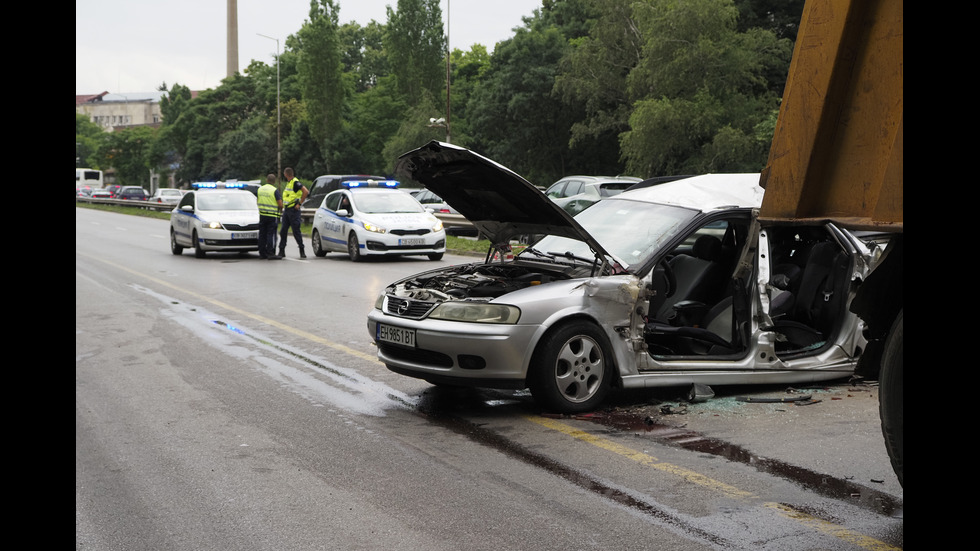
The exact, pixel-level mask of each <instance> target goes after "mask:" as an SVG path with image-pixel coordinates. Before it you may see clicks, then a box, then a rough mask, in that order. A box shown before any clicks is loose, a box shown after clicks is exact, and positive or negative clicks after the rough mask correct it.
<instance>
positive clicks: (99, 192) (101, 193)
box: [90, 189, 113, 199]
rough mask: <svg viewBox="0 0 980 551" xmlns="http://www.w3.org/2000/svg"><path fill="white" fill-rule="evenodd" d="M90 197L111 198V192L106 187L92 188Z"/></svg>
mask: <svg viewBox="0 0 980 551" xmlns="http://www.w3.org/2000/svg"><path fill="white" fill-rule="evenodd" d="M90 197H92V199H113V196H112V192H111V191H109V190H108V189H93V190H92V194H91V195H90Z"/></svg>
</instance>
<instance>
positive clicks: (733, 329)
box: [367, 142, 880, 413]
mask: <svg viewBox="0 0 980 551" xmlns="http://www.w3.org/2000/svg"><path fill="white" fill-rule="evenodd" d="M449 168H451V170H449ZM396 170H397V173H398V174H399V175H400V176H402V177H404V178H405V179H409V178H410V179H412V180H413V181H417V182H419V183H421V184H422V185H424V186H426V187H427V188H431V190H432V191H434V192H436V193H438V194H439V195H440V196H441V197H443V198H445V199H446V200H447V201H448V202H450V203H452V204H453V205H454V206H455V207H456V208H457V209H458V210H459V211H460V213H461V214H462V215H463V216H466V217H467V218H469V219H470V220H472V221H473V223H474V225H476V226H477V227H478V228H479V230H480V232H481V234H482V235H483V236H485V237H486V238H487V239H489V240H490V243H491V244H492V247H493V249H492V250H496V252H498V253H500V254H490V253H488V254H487V256H486V258H487V260H485V261H483V262H475V263H469V264H457V265H453V266H447V267H442V268H438V269H435V270H429V271H426V272H422V273H419V274H416V275H413V276H409V277H406V278H403V279H400V280H398V281H395V282H393V283H391V284H389V285H388V286H387V287H386V288H385V289H384V290H383V291H382V293H381V294H380V295H379V297H378V299H377V301H376V302H375V307H374V309H373V310H372V311H371V312H370V313H369V314H368V324H367V325H368V332H369V334H370V335H371V338H373V339H374V341H375V343H376V344H377V346H378V358H379V360H381V362H382V363H384V364H385V365H386V366H387V367H388V368H389V369H390V370H392V371H394V372H396V373H399V374H402V375H406V376H410V377H416V378H420V379H424V380H426V381H429V382H430V383H433V384H447V385H457V386H475V387H487V388H509V389H523V388H529V389H530V390H531V394H532V396H533V397H534V398H535V400H536V401H538V402H539V403H540V404H541V405H542V406H543V407H544V408H546V409H547V410H549V411H555V412H563V413H573V412H582V411H587V410H591V409H594V408H596V407H598V406H599V404H600V403H602V401H603V400H604V398H605V397H606V396H607V394H608V393H609V392H610V389H611V388H613V387H620V388H634V389H635V388H646V387H652V386H680V385H688V386H689V385H691V384H693V383H699V384H706V385H736V384H777V383H778V384H809V383H813V382H816V381H824V380H834V379H841V378H846V377H848V376H850V375H851V374H852V373H853V372H854V370H855V368H856V366H857V362H858V359H859V358H860V356H861V353H862V351H863V350H864V349H865V346H866V344H867V339H866V335H865V333H864V329H865V324H864V322H863V321H861V320H860V319H859V318H858V317H857V316H856V315H855V314H854V313H852V312H850V310H849V309H848V306H849V303H850V300H851V298H852V297H853V295H854V293H855V291H856V289H857V287H858V286H859V285H860V282H861V280H862V279H863V277H864V276H866V275H867V274H868V273H869V271H870V270H871V269H872V268H873V263H874V259H875V258H877V253H880V250H872V249H870V248H869V247H868V246H867V244H866V243H864V242H862V241H861V240H860V239H858V238H857V237H855V236H854V234H852V233H851V232H849V231H847V230H844V229H842V228H840V227H837V226H835V225H834V224H831V223H822V222H818V223H813V224H810V225H801V226H793V227H787V228H760V226H759V225H758V224H757V223H756V219H755V218H754V217H755V216H757V214H758V209H759V206H760V205H761V203H762V197H763V194H764V190H763V188H762V187H760V186H759V185H758V184H759V175H758V174H710V175H703V176H698V177H694V178H687V179H683V180H677V181H674V182H669V183H663V184H660V185H656V186H651V187H647V188H643V189H638V190H635V191H630V192H623V193H621V194H619V195H616V196H614V197H610V198H608V199H603V200H601V201H599V202H597V203H595V204H594V205H592V206H591V207H589V208H588V209H586V210H584V211H582V212H581V213H580V214H578V215H577V216H575V217H574V218H573V217H572V216H570V215H569V214H568V213H567V212H566V211H564V210H562V209H561V208H559V207H558V206H557V205H555V204H554V202H553V201H551V200H549V198H547V197H545V196H544V195H543V194H542V193H541V192H540V191H539V190H538V189H536V188H535V187H534V186H532V185H531V184H530V183H529V182H527V181H526V180H524V179H523V178H521V177H520V176H518V175H517V174H515V173H513V172H511V171H509V170H507V169H506V168H504V167H502V166H500V165H499V164H497V163H495V162H493V161H491V160H489V159H487V158H485V157H482V156H480V155H478V154H476V153H473V152H471V151H469V150H466V149H463V148H458V147H455V146H450V145H448V144H443V143H439V142H431V143H430V144H428V145H426V146H424V147H422V148H420V149H418V150H415V151H411V152H409V153H406V154H404V155H402V156H401V157H400V158H399V160H398V163H397V165H396ZM522 234H547V235H545V237H543V238H542V239H540V240H538V241H537V242H536V243H534V245H533V246H530V247H527V248H525V249H524V250H523V251H521V252H520V254H518V255H517V256H516V257H513V260H508V257H510V256H511V255H509V254H508V255H505V254H503V253H504V252H509V251H510V247H511V245H510V244H511V242H512V240H513V239H514V238H515V236H518V235H522Z"/></svg>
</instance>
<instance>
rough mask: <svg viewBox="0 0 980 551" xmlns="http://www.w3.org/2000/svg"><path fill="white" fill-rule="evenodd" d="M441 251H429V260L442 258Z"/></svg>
mask: <svg viewBox="0 0 980 551" xmlns="http://www.w3.org/2000/svg"><path fill="white" fill-rule="evenodd" d="M442 255H443V253H431V254H429V260H442Z"/></svg>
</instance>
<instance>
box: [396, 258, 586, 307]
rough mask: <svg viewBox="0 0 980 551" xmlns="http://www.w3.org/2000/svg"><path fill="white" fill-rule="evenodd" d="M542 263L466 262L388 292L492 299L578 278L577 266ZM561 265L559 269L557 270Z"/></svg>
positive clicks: (426, 298) (410, 280)
mask: <svg viewBox="0 0 980 551" xmlns="http://www.w3.org/2000/svg"><path fill="white" fill-rule="evenodd" d="M547 268H548V269H542V266H541V265H540V264H538V263H523V262H521V263H518V262H507V263H487V264H463V265H459V266H453V267H451V268H448V269H444V270H436V271H431V272H425V273H421V274H417V275H415V276H413V277H411V278H408V279H405V280H402V281H400V282H398V283H396V284H395V285H393V286H392V287H390V288H389V289H388V294H391V295H394V296H397V297H400V298H410V299H413V300H422V301H430V302H440V301H448V300H491V299H494V298H496V297H499V296H502V295H505V294H507V293H511V292H514V291H517V290H520V289H524V288H525V287H530V286H532V285H542V284H545V283H550V282H552V281H558V280H564V279H569V278H571V277H575V276H573V275H571V274H570V273H569V272H571V271H574V267H573V266H561V267H557V266H556V265H554V264H548V265H547ZM556 268H558V269H556Z"/></svg>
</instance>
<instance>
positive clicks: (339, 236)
mask: <svg viewBox="0 0 980 551" xmlns="http://www.w3.org/2000/svg"><path fill="white" fill-rule="evenodd" d="M342 186H343V187H342V188H341V189H338V190H336V191H333V192H331V193H328V194H327V196H326V197H324V198H323V201H322V202H321V203H320V206H319V207H318V208H317V210H316V214H315V215H314V217H313V229H312V235H311V240H312V242H313V254H315V255H316V256H320V257H322V256H325V255H326V254H327V253H328V252H346V253H347V255H348V256H349V257H350V259H351V260H352V261H354V262H357V261H359V260H361V259H363V258H364V257H366V256H388V255H426V256H428V257H429V259H430V260H440V259H442V256H443V254H445V252H446V231H445V230H444V229H443V227H442V222H441V221H439V219H438V218H436V217H435V216H433V215H432V213H430V212H428V211H427V210H426V209H425V208H424V207H423V206H422V205H421V203H419V202H418V201H417V200H416V199H415V198H414V197H412V196H411V195H409V194H408V193H405V192H404V191H401V190H400V189H397V188H398V182H396V181H394V180H349V181H346V182H343V184H342Z"/></svg>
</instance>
